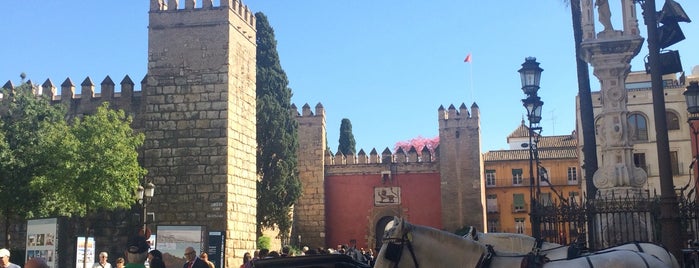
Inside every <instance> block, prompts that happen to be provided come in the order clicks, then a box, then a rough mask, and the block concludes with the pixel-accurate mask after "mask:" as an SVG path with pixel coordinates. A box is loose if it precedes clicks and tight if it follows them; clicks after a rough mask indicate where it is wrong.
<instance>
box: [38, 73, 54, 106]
mask: <svg viewBox="0 0 699 268" xmlns="http://www.w3.org/2000/svg"><path fill="white" fill-rule="evenodd" d="M41 94H42V95H44V96H46V97H47V98H48V99H49V100H50V101H53V100H54V98H55V97H56V86H54V85H53V82H52V81H51V79H48V78H46V81H44V83H43V84H41Z"/></svg>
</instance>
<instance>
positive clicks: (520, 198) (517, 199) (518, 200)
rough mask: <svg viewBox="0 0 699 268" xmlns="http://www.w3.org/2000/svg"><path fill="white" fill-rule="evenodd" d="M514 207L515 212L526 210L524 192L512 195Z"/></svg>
mask: <svg viewBox="0 0 699 268" xmlns="http://www.w3.org/2000/svg"><path fill="white" fill-rule="evenodd" d="M512 209H513V210H514V212H522V211H524V194H513V195H512Z"/></svg>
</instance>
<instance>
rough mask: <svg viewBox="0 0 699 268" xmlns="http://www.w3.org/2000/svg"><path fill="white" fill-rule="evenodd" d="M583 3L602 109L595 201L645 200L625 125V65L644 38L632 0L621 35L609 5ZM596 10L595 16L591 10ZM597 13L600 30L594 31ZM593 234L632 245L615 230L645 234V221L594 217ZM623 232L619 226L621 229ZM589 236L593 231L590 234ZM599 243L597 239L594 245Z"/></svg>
mask: <svg viewBox="0 0 699 268" xmlns="http://www.w3.org/2000/svg"><path fill="white" fill-rule="evenodd" d="M592 1H593V0H583V3H582V4H581V8H582V9H583V10H582V14H588V15H587V16H585V15H584V16H583V18H582V20H583V21H582V25H583V42H582V44H581V46H582V49H583V57H584V59H585V61H587V62H588V63H590V64H591V65H592V67H593V69H594V71H593V73H594V75H595V76H596V77H597V78H598V79H599V81H600V84H601V87H600V88H601V89H600V93H601V94H600V97H601V103H602V110H601V112H600V113H599V114H597V115H596V117H597V123H596V128H597V137H598V139H597V144H598V145H599V146H600V147H599V148H601V159H602V161H600V166H599V168H598V170H597V172H595V174H594V176H593V182H594V184H595V186H596V187H597V188H598V189H599V191H598V192H599V198H600V200H599V201H604V200H607V199H609V198H611V197H615V198H619V197H627V198H644V197H643V194H642V193H643V192H644V191H643V188H642V187H643V185H644V184H645V183H646V181H647V180H648V175H647V174H646V172H645V171H644V170H643V169H642V168H639V167H636V165H635V164H634V161H633V146H632V143H631V140H630V135H629V134H630V129H629V126H628V118H627V117H628V113H629V112H628V109H627V101H628V100H627V92H626V87H625V81H626V77H627V75H628V74H629V72H630V70H631V65H630V62H631V60H632V59H633V57H635V56H636V55H637V54H638V52H639V51H640V49H641V46H642V44H643V37H641V36H640V35H639V31H638V22H637V19H636V16H635V9H634V7H633V1H632V0H621V2H622V3H621V7H622V9H623V10H622V12H621V14H622V18H621V21H623V24H624V25H623V27H621V29H623V30H615V27H614V25H613V22H614V20H612V18H614V17H612V13H611V12H610V10H609V3H608V2H607V1H606V0H594V4H593V3H592ZM595 7H596V8H597V12H595V10H594V8H595ZM590 14H597V17H598V20H599V23H600V24H601V25H602V26H603V27H604V29H603V30H602V31H601V32H597V33H596V32H595V19H594V17H593V16H590ZM595 220H596V221H597V223H596V227H597V228H599V229H598V230H596V233H597V234H598V237H599V238H601V239H602V245H603V246H610V245H615V244H617V243H620V242H625V241H632V240H636V239H634V238H635V237H637V236H636V234H629V233H628V232H621V231H620V230H616V229H615V226H617V225H620V224H615V223H624V225H623V226H626V224H628V223H629V222H632V223H634V225H635V226H640V228H639V229H640V230H642V231H640V233H644V232H645V233H647V232H649V231H650V230H649V229H648V228H646V223H645V219H644V217H638V216H633V217H619V216H599V215H598V216H597V218H596V219H595ZM621 228H623V227H621ZM591 231H592V230H591ZM598 241H599V240H598Z"/></svg>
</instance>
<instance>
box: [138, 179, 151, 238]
mask: <svg viewBox="0 0 699 268" xmlns="http://www.w3.org/2000/svg"><path fill="white" fill-rule="evenodd" d="M153 194H155V184H153V183H151V182H149V183H146V185H145V187H144V186H141V185H139V186H138V190H137V198H138V203H139V204H141V207H143V215H142V221H141V224H142V225H143V229H141V231H143V235H144V236H145V237H146V239H148V217H147V214H146V213H147V210H146V208H147V207H148V204H150V202H151V201H152V200H153Z"/></svg>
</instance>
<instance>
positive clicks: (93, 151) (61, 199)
mask: <svg viewBox="0 0 699 268" xmlns="http://www.w3.org/2000/svg"><path fill="white" fill-rule="evenodd" d="M131 120H132V119H131V118H130V117H127V116H126V115H125V113H124V111H121V110H118V111H117V110H112V109H109V104H108V103H104V104H103V105H102V106H100V107H98V108H97V112H96V113H95V114H93V115H87V116H85V117H83V118H82V119H75V121H74V122H73V124H72V125H71V126H70V129H69V132H68V133H65V134H64V135H63V137H62V138H61V137H56V139H57V141H52V142H51V143H49V144H47V145H46V147H47V148H50V150H46V151H45V153H46V154H47V157H48V156H50V155H53V154H61V155H62V156H63V157H64V158H63V159H61V160H59V161H51V162H52V165H54V166H57V167H60V168H56V169H54V170H52V171H50V172H47V175H46V176H40V177H38V178H36V179H35V180H34V183H33V186H34V187H36V188H37V189H40V190H41V191H42V192H44V193H46V195H47V198H45V202H47V204H48V205H49V206H45V210H44V211H42V212H43V213H42V214H46V215H78V216H85V215H86V214H88V213H91V212H94V211H96V210H99V209H104V210H108V211H111V210H115V209H119V208H129V207H130V206H131V205H133V203H134V201H135V199H134V191H135V189H136V188H137V187H138V185H139V179H140V178H141V177H143V176H144V175H145V174H146V170H145V169H144V168H142V167H141V166H140V165H139V163H138V153H137V148H138V147H140V146H141V145H142V144H143V141H144V135H143V134H142V133H135V132H134V131H133V129H131ZM54 149H55V150H54ZM59 149H61V150H63V152H58V151H56V150H59Z"/></svg>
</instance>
